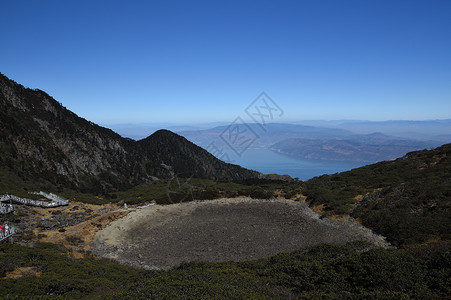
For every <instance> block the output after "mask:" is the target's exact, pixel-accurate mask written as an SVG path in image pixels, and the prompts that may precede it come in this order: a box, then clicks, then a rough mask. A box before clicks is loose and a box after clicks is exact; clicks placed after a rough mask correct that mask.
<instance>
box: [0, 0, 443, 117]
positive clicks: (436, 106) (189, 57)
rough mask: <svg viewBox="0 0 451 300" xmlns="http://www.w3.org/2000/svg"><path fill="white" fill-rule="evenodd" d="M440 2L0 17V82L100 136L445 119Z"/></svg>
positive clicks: (88, 6) (18, 6)
mask: <svg viewBox="0 0 451 300" xmlns="http://www.w3.org/2000/svg"><path fill="white" fill-rule="evenodd" d="M450 16H451V1H450V0H443V1H439V0H424V1H417V0H408V1H397V0H355V1H350V0H341V1H338V0H331V1H326V0H311V1H302V0H297V1H285V0H280V1H276V0H274V1H264V0H263V1H261V0H259V1H257V0H255V1H245V0H240V1H235V0H227V1H212V0H209V1H196V0H193V1H173V0H164V1H135V0H128V1H113V0H108V1H97V0H96V1H93V0H91V1H84V0H78V1H71V0H64V1H61V0H40V1H33V0H27V1H25V0H13V1H1V5H0V72H1V73H3V74H5V75H6V76H8V77H10V78H11V79H13V80H15V81H17V82H19V83H21V84H23V85H25V86H28V87H31V88H39V89H42V90H44V91H46V92H48V93H49V94H50V95H52V96H53V97H54V98H55V99H57V100H58V101H60V102H62V103H63V105H64V106H66V107H67V108H69V109H71V110H72V111H74V112H75V113H77V114H78V115H80V116H82V117H84V118H86V119H89V120H91V121H93V122H96V123H101V124H114V123H155V122H168V123H199V122H214V121H225V122H227V121H232V120H234V119H235V117H237V116H242V117H244V116H245V113H244V109H245V108H246V107H247V106H248V104H249V103H250V102H252V100H253V99H254V98H255V97H256V96H258V95H259V94H260V93H261V92H262V91H265V92H266V93H268V95H270V96H271V97H272V98H273V99H274V100H275V101H276V102H277V104H278V105H279V106H280V107H281V108H282V109H283V110H284V112H285V113H284V115H283V116H282V118H281V119H280V120H277V121H296V120H301V119H326V120H331V119H366V120H389V119H443V118H451V17H450Z"/></svg>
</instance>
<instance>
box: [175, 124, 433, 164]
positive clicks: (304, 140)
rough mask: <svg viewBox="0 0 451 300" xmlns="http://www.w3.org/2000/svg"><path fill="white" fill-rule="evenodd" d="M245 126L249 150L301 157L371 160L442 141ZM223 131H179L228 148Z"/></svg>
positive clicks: (285, 126) (196, 140)
mask: <svg viewBox="0 0 451 300" xmlns="http://www.w3.org/2000/svg"><path fill="white" fill-rule="evenodd" d="M249 128H250V130H252V131H253V132H255V133H256V134H257V135H258V138H256V139H255V142H254V143H253V144H252V145H250V147H249V149H268V150H273V151H276V152H278V153H282V154H285V155H288V156H291V157H294V158H302V159H315V160H329V161H334V160H335V161H354V162H367V163H374V162H378V161H383V160H392V159H395V158H397V157H400V156H403V155H404V154H405V153H407V152H410V151H415V150H422V149H428V148H434V147H437V146H439V145H441V144H442V142H440V141H437V140H423V139H412V138H404V137H396V136H391V135H386V134H383V133H380V132H376V133H370V134H356V133H354V132H352V131H350V130H346V129H341V128H331V127H319V126H309V125H296V124H277V123H272V124H267V125H266V128H265V130H264V131H263V130H262V129H261V127H260V126H259V125H258V124H249ZM249 128H248V130H249ZM227 130H228V127H227V126H218V127H215V128H212V129H207V130H197V131H181V132H179V133H180V134H181V135H183V136H184V137H186V138H187V139H188V140H190V141H192V142H193V143H195V144H197V145H199V146H201V147H203V148H206V149H207V150H209V145H212V144H214V145H215V146H216V147H217V148H221V149H228V148H230V145H228V144H227V140H226V139H224V138H221V135H222V137H224V133H227ZM243 130H245V128H243ZM210 148H211V147H210Z"/></svg>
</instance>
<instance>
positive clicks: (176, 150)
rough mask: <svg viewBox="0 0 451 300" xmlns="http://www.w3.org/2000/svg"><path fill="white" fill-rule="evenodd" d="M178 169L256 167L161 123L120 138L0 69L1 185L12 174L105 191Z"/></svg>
mask: <svg viewBox="0 0 451 300" xmlns="http://www.w3.org/2000/svg"><path fill="white" fill-rule="evenodd" d="M177 175H179V176H185V177H191V176H192V177H198V178H208V179H214V180H236V179H247V178H257V177H259V176H260V175H261V174H259V173H258V172H255V171H251V170H247V169H244V168H241V167H240V166H237V165H232V164H227V163H224V162H222V161H220V160H218V159H217V158H216V157H214V156H213V155H211V154H210V153H208V152H207V151H205V150H204V149H202V148H200V147H198V146H196V145H194V144H193V143H191V142H189V141H188V140H186V139H185V138H184V137H182V136H179V135H177V134H175V133H172V132H170V131H167V130H159V131H157V132H155V133H154V134H152V135H150V136H149V137H147V138H145V139H142V140H139V141H134V140H131V139H128V138H123V137H121V136H120V135H119V134H117V133H115V132H113V131H112V130H110V129H107V128H104V127H101V126H98V125H96V124H94V123H92V122H89V121H87V120H85V119H83V118H80V117H78V116H77V115H76V114H74V113H73V112H71V111H69V110H67V109H66V108H65V107H63V106H62V105H61V104H60V103H58V102H57V101H55V100H54V99H53V98H52V97H50V96H49V95H48V94H46V93H45V92H43V91H41V90H32V89H29V88H25V87H23V86H22V85H20V84H18V83H16V82H14V81H12V80H10V79H8V78H7V77H5V76H4V75H2V74H0V178H1V180H0V187H1V184H2V183H3V184H6V183H5V182H9V181H11V180H12V178H17V179H18V180H28V181H32V182H40V183H42V184H52V185H56V186H67V187H72V188H76V189H80V190H89V191H103V190H117V189H125V188H129V187H131V186H134V185H136V184H139V183H143V182H146V181H151V180H155V179H157V178H171V177H173V176H177Z"/></svg>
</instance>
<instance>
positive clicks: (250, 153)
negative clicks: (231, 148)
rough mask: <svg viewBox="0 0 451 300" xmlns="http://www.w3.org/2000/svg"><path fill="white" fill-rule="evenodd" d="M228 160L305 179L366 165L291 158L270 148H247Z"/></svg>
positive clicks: (257, 169)
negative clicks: (241, 153) (240, 154)
mask: <svg viewBox="0 0 451 300" xmlns="http://www.w3.org/2000/svg"><path fill="white" fill-rule="evenodd" d="M229 156H230V162H231V163H233V164H238V165H240V166H242V167H244V168H247V169H252V170H256V171H259V172H261V173H264V174H271V173H276V174H280V175H285V174H287V175H290V176H291V177H293V178H295V177H298V178H299V179H300V180H307V179H310V178H313V177H315V176H320V175H323V174H334V173H337V172H343V171H349V170H351V169H354V168H358V167H362V166H364V165H367V164H368V163H366V162H349V161H326V160H309V159H298V158H292V157H289V156H286V155H283V154H280V153H277V152H274V151H271V150H266V149H248V150H246V151H245V152H244V153H243V155H242V156H241V157H239V156H237V155H231V154H230V153H229Z"/></svg>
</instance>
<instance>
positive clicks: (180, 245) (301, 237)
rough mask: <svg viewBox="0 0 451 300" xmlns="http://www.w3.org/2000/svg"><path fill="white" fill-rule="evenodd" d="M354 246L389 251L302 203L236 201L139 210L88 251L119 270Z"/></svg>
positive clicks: (376, 238) (363, 231) (380, 240)
mask: <svg viewBox="0 0 451 300" xmlns="http://www.w3.org/2000/svg"><path fill="white" fill-rule="evenodd" d="M353 240H363V241H369V242H371V243H373V244H375V245H376V246H381V247H388V246H389V244H388V243H387V242H386V241H385V238H384V237H382V236H380V235H376V234H374V233H372V232H371V230H369V229H368V228H365V227H363V226H362V225H359V224H354V223H352V222H341V221H332V220H329V219H326V218H320V216H319V215H318V214H317V213H315V212H314V211H313V210H311V209H310V208H309V207H308V206H307V204H305V203H302V202H297V201H292V200H285V199H272V200H257V199H249V198H236V199H218V200H209V201H195V202H188V203H179V204H172V205H164V206H162V205H153V206H148V207H145V208H142V209H138V210H136V211H133V212H131V213H129V214H128V215H126V216H125V217H123V218H121V219H118V220H115V221H113V222H112V223H110V224H109V225H108V226H106V227H105V228H103V229H102V230H100V231H98V232H97V233H96V235H95V237H94V241H93V242H92V244H91V249H92V251H93V252H94V253H95V254H97V255H98V256H100V257H104V258H110V259H114V260H117V261H119V262H120V263H123V264H127V265H132V266H138V267H142V268H146V269H169V268H171V267H174V266H177V265H179V264H180V263H182V262H188V261H193V260H201V261H227V260H234V261H240V260H253V259H258V258H264V257H269V256H272V255H275V254H277V253H280V252H289V251H294V250H297V249H299V248H302V247H305V246H312V245H315V244H319V243H346V242H349V241H353Z"/></svg>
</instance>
